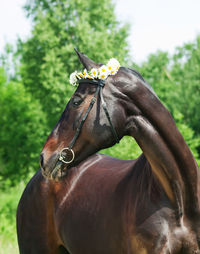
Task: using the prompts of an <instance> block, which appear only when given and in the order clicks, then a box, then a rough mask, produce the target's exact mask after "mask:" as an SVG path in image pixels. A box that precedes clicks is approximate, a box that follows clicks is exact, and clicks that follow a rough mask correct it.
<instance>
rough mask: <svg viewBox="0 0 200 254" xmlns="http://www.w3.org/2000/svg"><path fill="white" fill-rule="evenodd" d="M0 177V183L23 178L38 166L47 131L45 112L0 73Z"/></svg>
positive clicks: (18, 85)
mask: <svg viewBox="0 0 200 254" xmlns="http://www.w3.org/2000/svg"><path fill="white" fill-rule="evenodd" d="M0 94H1V96H0V115H1V118H0V161H1V166H0V180H1V185H6V184H9V183H12V184H13V183H14V182H17V181H19V179H22V178H25V177H27V175H28V174H29V172H33V171H35V169H37V168H38V167H39V163H38V161H39V156H38V154H40V150H41V147H42V144H43V143H44V141H45V138H44V137H45V136H46V135H47V132H46V131H45V128H46V118H45V114H44V113H43V112H42V111H41V107H40V104H39V103H38V102H37V101H36V100H34V101H33V100H32V97H31V95H30V94H29V93H28V92H26V91H25V89H24V86H23V85H22V84H21V83H19V82H13V81H10V82H9V83H7V82H6V78H5V75H4V72H3V70H2V69H1V72H0Z"/></svg>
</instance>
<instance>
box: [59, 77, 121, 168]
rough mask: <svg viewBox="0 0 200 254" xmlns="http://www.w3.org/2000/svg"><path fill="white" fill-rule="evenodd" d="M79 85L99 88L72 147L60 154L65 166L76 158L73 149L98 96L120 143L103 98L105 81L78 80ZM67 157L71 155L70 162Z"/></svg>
mask: <svg viewBox="0 0 200 254" xmlns="http://www.w3.org/2000/svg"><path fill="white" fill-rule="evenodd" d="M78 83H79V84H81V83H85V84H88V83H90V84H95V85H96V86H97V88H96V91H95V93H94V96H93V98H92V100H91V101H90V105H89V107H88V109H87V111H86V112H85V114H84V116H83V118H82V120H81V122H80V124H79V126H78V128H77V130H76V132H75V135H74V137H73V139H72V141H71V143H70V145H69V146H68V147H65V148H63V149H62V150H61V152H60V157H59V160H60V161H62V162H63V163H65V164H70V163H72V162H73V160H74V158H75V153H74V151H73V149H72V148H73V146H74V144H75V142H76V140H77V139H78V137H79V135H80V132H81V129H82V127H83V124H84V122H85V120H86V119H87V117H88V115H89V113H90V111H91V109H92V107H93V105H94V104H95V102H96V100H97V97H98V95H100V100H101V104H102V107H103V110H104V112H105V115H106V117H107V119H108V122H109V124H110V127H111V131H112V133H113V136H114V138H115V140H116V143H119V138H118V135H117V132H116V130H115V128H114V126H113V124H112V121H111V118H110V115H109V113H108V110H107V105H106V102H105V100H104V97H103V88H104V86H105V81H104V80H102V79H91V80H90V79H80V80H78ZM67 155H68V156H69V155H70V159H69V160H66V159H67V158H66V156H67Z"/></svg>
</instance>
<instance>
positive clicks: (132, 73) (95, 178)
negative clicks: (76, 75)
mask: <svg viewBox="0 0 200 254" xmlns="http://www.w3.org/2000/svg"><path fill="white" fill-rule="evenodd" d="M76 53H77V55H78V57H79V59H80V61H81V63H82V64H83V66H84V67H85V68H86V69H87V70H91V69H92V68H99V67H100V66H102V65H101V64H97V63H95V62H94V61H93V60H91V59H90V58H89V57H87V56H86V55H85V54H83V53H80V52H78V51H76ZM97 90H98V91H97ZM91 104H93V105H92V106H91ZM104 111H105V112H104ZM123 136H131V137H133V138H134V139H135V140H136V142H137V143H138V145H139V146H140V148H141V149H142V154H141V155H140V156H139V158H138V159H136V160H121V159H117V158H113V157H109V156H106V155H103V154H99V153H97V152H98V151H100V150H101V149H104V148H107V147H110V146H113V145H114V144H115V143H116V142H118V141H119V140H120V139H121V138H122V137H123ZM72 148H73V149H72ZM40 163H41V169H40V170H39V171H38V172H37V173H36V174H35V175H34V176H33V178H32V179H31V180H30V182H29V183H28V185H27V186H26V188H25V191H24V193H23V195H22V197H21V199H20V202H19V205H18V210H17V234H18V244H19V250H20V254H33V253H37V254H40V253H42V254H58V253H60V254H61V253H62V254H169V253H170V254H193V253H196V254H197V253H200V227H199V226H200V202H199V194H200V193H199V192H200V177H199V171H198V165H197V163H196V161H195V159H194V157H193V155H192V153H191V151H190V150H189V148H188V146H187V144H186V143H185V141H184V139H183V137H182V135H181V134H180V132H179V130H178V129H177V127H176V124H175V122H174V120H173V118H172V116H171V114H170V113H169V111H168V110H167V109H166V107H165V106H164V105H163V104H162V103H161V101H160V100H159V98H158V97H157V95H156V94H155V92H154V91H153V89H152V88H151V86H150V85H149V84H148V83H147V82H146V81H145V80H144V79H143V77H142V76H141V75H140V74H139V72H137V71H136V70H133V69H130V68H126V67H120V68H119V70H118V72H117V73H116V74H115V75H110V76H108V77H107V79H106V80H105V81H104V82H101V80H100V81H99V80H93V81H91V80H90V79H85V80H83V82H79V85H78V87H77V89H76V91H75V92H74V94H73V96H72V98H71V99H70V101H69V102H68V104H67V106H66V108H65V110H64V112H63V113H62V115H61V117H60V120H59V121H58V123H57V124H56V126H55V128H54V129H53V130H52V132H51V134H50V135H49V137H48V138H47V141H46V143H45V145H44V147H43V150H42V152H41V162H40Z"/></svg>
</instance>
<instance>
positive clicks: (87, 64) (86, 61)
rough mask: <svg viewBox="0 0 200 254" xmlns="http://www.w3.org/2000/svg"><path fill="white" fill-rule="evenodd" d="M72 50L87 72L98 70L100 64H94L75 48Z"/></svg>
mask: <svg viewBox="0 0 200 254" xmlns="http://www.w3.org/2000/svg"><path fill="white" fill-rule="evenodd" d="M74 50H75V52H76V54H77V55H78V58H79V60H80V61H81V63H82V65H83V66H84V67H85V68H86V69H87V70H91V69H92V68H99V67H100V66H101V64H97V63H95V62H94V61H92V60H91V59H90V58H89V57H87V56H86V55H85V54H83V53H80V52H79V51H78V50H77V49H76V48H74Z"/></svg>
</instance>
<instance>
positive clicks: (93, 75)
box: [91, 68, 98, 78]
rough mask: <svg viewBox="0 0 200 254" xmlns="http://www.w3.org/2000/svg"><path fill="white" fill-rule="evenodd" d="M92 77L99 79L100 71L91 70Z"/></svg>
mask: <svg viewBox="0 0 200 254" xmlns="http://www.w3.org/2000/svg"><path fill="white" fill-rule="evenodd" d="M91 76H92V77H93V78H97V77H98V69H96V68H93V69H92V70H91Z"/></svg>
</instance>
